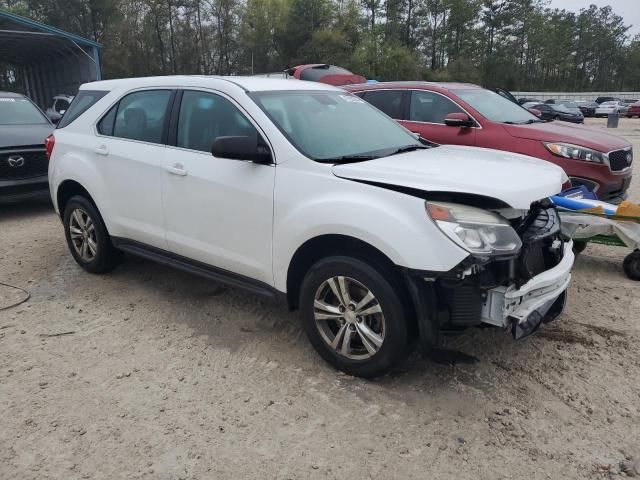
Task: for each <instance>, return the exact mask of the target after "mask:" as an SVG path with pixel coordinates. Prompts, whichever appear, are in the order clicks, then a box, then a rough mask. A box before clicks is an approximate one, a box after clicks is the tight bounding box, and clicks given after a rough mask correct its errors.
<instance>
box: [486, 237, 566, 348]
mask: <svg viewBox="0 0 640 480" xmlns="http://www.w3.org/2000/svg"><path fill="white" fill-rule="evenodd" d="M574 260H575V255H574V253H573V242H571V241H569V242H567V243H565V244H564V253H563V257H562V260H561V261H560V263H558V265H556V266H555V267H553V268H552V269H550V270H546V271H544V272H542V273H540V274H539V275H536V276H535V277H533V278H532V279H531V280H529V281H528V282H527V283H526V284H524V285H523V286H522V287H521V288H519V289H516V287H515V285H510V286H508V287H497V288H494V289H492V290H489V291H488V292H487V297H486V300H485V302H484V304H483V306H482V317H481V318H482V321H483V322H485V323H489V324H491V325H496V326H500V327H511V329H512V333H513V336H514V338H516V339H520V338H523V337H526V336H527V335H529V334H531V333H533V332H534V331H535V330H537V329H538V327H539V326H540V324H541V323H543V322H544V323H547V322H550V321H552V320H554V319H555V318H556V317H557V316H558V315H560V313H562V310H563V308H564V303H565V297H566V290H567V287H568V286H569V282H570V281H571V268H572V267H573V262H574Z"/></svg>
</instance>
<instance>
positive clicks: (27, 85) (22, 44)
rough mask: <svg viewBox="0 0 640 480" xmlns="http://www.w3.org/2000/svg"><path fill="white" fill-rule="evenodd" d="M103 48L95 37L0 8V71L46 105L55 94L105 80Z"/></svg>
mask: <svg viewBox="0 0 640 480" xmlns="http://www.w3.org/2000/svg"><path fill="white" fill-rule="evenodd" d="M100 48H101V45H100V44H99V43H97V42H94V41H93V40H89V39H86V38H83V37H80V36H78V35H74V34H73V33H69V32H65V31H63V30H60V29H58V28H55V27H51V26H49V25H44V24H42V23H38V22H35V21H33V20H31V19H29V18H25V17H21V16H20V15H16V14H14V13H10V12H7V11H5V10H0V71H4V73H5V75H4V78H5V79H6V78H11V79H12V80H13V85H12V86H13V88H12V89H14V90H19V91H21V92H23V93H26V94H27V95H29V96H30V97H31V98H32V99H33V100H34V101H35V102H36V103H37V104H39V105H40V106H42V107H44V106H46V105H48V104H49V103H50V102H51V98H52V97H53V96H54V95H57V94H68V95H75V94H76V92H77V91H78V87H79V86H80V85H81V84H82V83H85V82H90V81H94V80H100V79H101V71H100ZM0 87H2V88H7V86H6V85H0Z"/></svg>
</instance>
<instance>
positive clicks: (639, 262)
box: [622, 250, 640, 280]
mask: <svg viewBox="0 0 640 480" xmlns="http://www.w3.org/2000/svg"><path fill="white" fill-rule="evenodd" d="M622 268H624V273H625V274H626V275H627V277H629V278H630V279H631V280H640V250H635V251H633V252H631V253H630V254H629V255H627V256H626V257H625V259H624V262H623V263H622Z"/></svg>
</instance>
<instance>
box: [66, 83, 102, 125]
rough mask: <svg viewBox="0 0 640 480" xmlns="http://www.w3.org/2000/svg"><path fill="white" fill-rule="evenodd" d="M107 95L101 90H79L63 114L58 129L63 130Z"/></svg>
mask: <svg viewBox="0 0 640 480" xmlns="http://www.w3.org/2000/svg"><path fill="white" fill-rule="evenodd" d="M107 93H109V92H105V91H101V90H80V92H78V95H76V96H75V97H74V99H73V101H72V102H71V105H69V108H68V109H67V111H66V112H64V116H63V117H62V119H61V120H60V122H59V123H58V128H64V127H66V126H67V125H69V124H70V123H71V122H73V121H74V120H75V119H76V118H78V117H79V116H80V115H82V114H83V113H84V112H86V111H87V110H89V108H91V107H92V106H93V105H94V104H95V103H96V102H97V101H98V100H100V99H101V98H102V97H104V96H105V95H106V94H107Z"/></svg>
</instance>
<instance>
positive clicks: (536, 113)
mask: <svg viewBox="0 0 640 480" xmlns="http://www.w3.org/2000/svg"><path fill="white" fill-rule="evenodd" d="M529 112H531V113H533V114H534V115H535V116H536V117H538V118H539V117H541V116H542V112H541V111H540V110H538V109H537V108H530V109H529Z"/></svg>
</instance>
